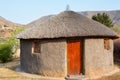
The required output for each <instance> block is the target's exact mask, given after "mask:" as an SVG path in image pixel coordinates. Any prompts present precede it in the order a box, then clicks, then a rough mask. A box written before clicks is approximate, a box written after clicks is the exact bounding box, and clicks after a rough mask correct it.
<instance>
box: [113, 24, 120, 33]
mask: <svg viewBox="0 0 120 80" xmlns="http://www.w3.org/2000/svg"><path fill="white" fill-rule="evenodd" d="M111 29H112V30H114V31H115V32H117V33H118V34H120V27H119V26H114V27H112V28H111Z"/></svg>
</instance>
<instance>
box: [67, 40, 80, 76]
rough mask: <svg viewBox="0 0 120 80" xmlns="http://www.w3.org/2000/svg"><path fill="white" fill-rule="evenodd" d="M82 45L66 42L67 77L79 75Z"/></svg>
mask: <svg viewBox="0 0 120 80" xmlns="http://www.w3.org/2000/svg"><path fill="white" fill-rule="evenodd" d="M81 56H82V44H81V41H68V42H67V60H68V64H67V66H68V75H79V74H80V73H81V68H82V61H81V60H82V59H81Z"/></svg>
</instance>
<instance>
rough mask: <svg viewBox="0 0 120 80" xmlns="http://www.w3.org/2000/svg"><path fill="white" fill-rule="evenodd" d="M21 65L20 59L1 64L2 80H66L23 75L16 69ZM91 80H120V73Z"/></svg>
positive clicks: (119, 65) (117, 64)
mask: <svg viewBox="0 0 120 80" xmlns="http://www.w3.org/2000/svg"><path fill="white" fill-rule="evenodd" d="M19 65H20V61H19V59H15V60H13V61H11V62H8V63H0V80H64V79H62V78H45V77H35V76H31V75H29V76H25V75H26V74H21V73H19V72H17V71H16V67H18V66H19ZM115 65H116V66H118V67H119V68H120V62H115ZM91 80H120V72H117V73H115V74H113V75H111V76H106V77H102V78H99V79H91Z"/></svg>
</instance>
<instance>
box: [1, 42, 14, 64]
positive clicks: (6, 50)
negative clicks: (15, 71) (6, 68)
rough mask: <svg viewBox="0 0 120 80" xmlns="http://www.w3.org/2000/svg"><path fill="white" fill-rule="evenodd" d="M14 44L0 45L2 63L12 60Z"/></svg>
mask: <svg viewBox="0 0 120 80" xmlns="http://www.w3.org/2000/svg"><path fill="white" fill-rule="evenodd" d="M12 54H13V52H12V44H11V43H8V42H5V43H2V44H0V61H1V62H3V63H5V62H8V61H11V60H12Z"/></svg>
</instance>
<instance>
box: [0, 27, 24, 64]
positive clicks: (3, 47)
mask: <svg viewBox="0 0 120 80" xmlns="http://www.w3.org/2000/svg"><path fill="white" fill-rule="evenodd" d="M24 29H25V28H23V27H21V28H15V29H14V31H13V33H12V36H11V37H10V38H8V39H7V40H3V39H1V40H0V62H3V63H5V62H8V61H11V60H12V59H13V54H14V53H15V52H16V50H17V49H18V47H19V41H18V39H16V38H15V36H16V34H18V33H19V32H21V31H23V30H24Z"/></svg>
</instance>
